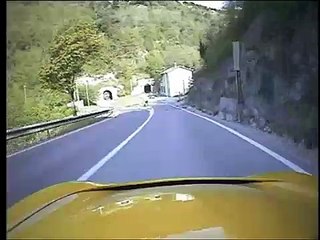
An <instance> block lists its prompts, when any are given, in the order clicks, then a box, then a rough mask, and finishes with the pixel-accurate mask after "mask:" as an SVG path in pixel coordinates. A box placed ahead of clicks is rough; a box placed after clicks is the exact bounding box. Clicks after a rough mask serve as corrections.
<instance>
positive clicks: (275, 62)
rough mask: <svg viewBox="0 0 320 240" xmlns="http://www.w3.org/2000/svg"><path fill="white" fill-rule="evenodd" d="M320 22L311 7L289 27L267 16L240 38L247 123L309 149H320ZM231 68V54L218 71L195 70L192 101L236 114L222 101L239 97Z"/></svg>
mask: <svg viewBox="0 0 320 240" xmlns="http://www.w3.org/2000/svg"><path fill="white" fill-rule="evenodd" d="M317 19H318V12H317V8H312V7H309V8H307V9H306V11H305V12H304V13H303V14H302V16H299V17H296V18H294V19H293V20H291V21H289V22H286V23H285V24H283V23H281V22H280V21H279V19H277V17H275V16H273V15H272V13H270V12H264V13H262V14H260V15H259V16H258V17H256V18H255V20H254V21H253V22H252V23H251V25H250V26H249V28H248V29H247V31H246V33H245V34H244V35H243V37H242V39H240V41H241V43H242V45H241V48H242V50H241V79H242V81H243V88H242V89H243V95H244V98H245V107H244V109H243V110H242V113H243V116H244V122H246V123H250V124H252V125H254V126H257V127H259V128H261V129H264V130H266V129H267V130H268V131H270V128H271V129H272V130H273V131H275V132H276V133H278V134H280V135H287V136H289V137H291V138H293V139H294V141H296V142H301V141H302V142H304V143H305V145H306V146H307V147H308V148H312V147H316V146H318V141H317V139H318V124H317V123H318V116H317V115H318V104H317V103H318V31H317V29H318V24H317ZM230 44H231V42H230ZM232 68H233V59H232V56H230V57H229V58H227V59H225V60H224V62H221V63H220V64H219V67H218V68H217V70H216V71H215V72H210V70H209V69H205V68H203V69H201V70H200V71H198V72H196V73H195V74H194V83H193V87H192V89H191V90H190V93H189V95H188V102H189V103H190V104H192V105H195V106H197V107H198V108H202V109H206V110H208V111H211V112H213V113H218V111H220V112H227V113H228V111H229V113H230V114H234V112H232V111H233V110H232V109H234V108H233V107H229V108H228V107H225V106H226V105H225V104H224V103H222V102H225V98H229V99H230V101H231V99H235V98H236V95H237V94H236V93H237V92H236V83H235V76H234V73H233V72H232ZM221 97H223V101H221ZM230 109H231V110H230ZM230 111H231V112H230Z"/></svg>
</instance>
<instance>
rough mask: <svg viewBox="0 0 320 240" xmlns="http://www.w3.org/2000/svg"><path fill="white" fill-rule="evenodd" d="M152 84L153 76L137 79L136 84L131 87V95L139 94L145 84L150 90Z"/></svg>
mask: <svg viewBox="0 0 320 240" xmlns="http://www.w3.org/2000/svg"><path fill="white" fill-rule="evenodd" d="M153 84H154V79H153V78H144V79H140V80H137V85H136V86H135V87H134V88H133V89H132V92H131V95H139V94H142V93H144V87H145V86H146V85H150V87H151V91H152V86H153Z"/></svg>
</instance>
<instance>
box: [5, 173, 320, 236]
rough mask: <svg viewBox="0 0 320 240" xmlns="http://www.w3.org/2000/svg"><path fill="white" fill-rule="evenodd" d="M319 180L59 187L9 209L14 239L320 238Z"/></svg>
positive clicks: (277, 176)
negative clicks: (319, 233) (319, 224)
mask: <svg viewBox="0 0 320 240" xmlns="http://www.w3.org/2000/svg"><path fill="white" fill-rule="evenodd" d="M317 227H318V185H317V179H316V178H315V177H312V176H308V175H304V174H299V173H293V172H288V173H273V174H266V175H261V176H252V177H248V178H242V177H239V178H188V179H161V180H154V181H146V182H137V183H128V184H118V185H117V184H108V185H103V184H94V183H89V182H86V183H83V182H70V183H62V184H58V185H54V186H52V187H49V188H46V189H44V190H42V191H39V192H37V193H35V194H33V195H31V196H29V197H27V198H25V199H24V200H22V201H20V202H19V203H17V204H16V205H14V206H13V207H12V208H10V209H9V210H8V224H7V232H8V238H41V239H43V238H76V239H79V238H94V239H97V238H104V239H106V238H112V239H115V238H183V239H185V238H207V237H208V238H219V239H222V238H277V239H279V238H300V239H301V238H316V237H317V236H318V231H317Z"/></svg>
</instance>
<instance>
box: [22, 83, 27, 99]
mask: <svg viewBox="0 0 320 240" xmlns="http://www.w3.org/2000/svg"><path fill="white" fill-rule="evenodd" d="M23 93H24V104H26V102H27V86H26V85H23Z"/></svg>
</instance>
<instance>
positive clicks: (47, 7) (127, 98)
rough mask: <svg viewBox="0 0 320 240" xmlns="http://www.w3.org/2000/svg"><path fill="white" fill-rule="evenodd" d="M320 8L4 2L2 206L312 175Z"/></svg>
mask: <svg viewBox="0 0 320 240" xmlns="http://www.w3.org/2000/svg"><path fill="white" fill-rule="evenodd" d="M317 9H318V8H317V2H312V1H289V2H285V1H283V2H273V1H270V2H267V1H227V2H222V1H211V2H209V1H208V2H201V1H199V2H197V1H67V2H55V1H50V2H46V1H30V2H28V1H21V2H7V180H8V181H7V182H8V185H7V199H8V202H7V206H8V207H9V206H12V205H13V204H14V203H16V202H18V201H19V200H21V199H23V198H24V197H27V196H29V195H30V194H32V193H34V192H37V191H39V190H41V189H43V188H46V187H49V186H51V185H54V184H57V183H62V182H68V181H92V182H97V183H124V182H135V181H144V180H156V179H167V178H190V177H247V176H252V175H259V174H265V173H269V172H279V171H292V172H300V173H305V174H309V175H317V174H318V151H317V150H318V149H317V148H318V104H317V102H318V32H317V29H318V22H317V21H318V12H317V11H318V10H317Z"/></svg>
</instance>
